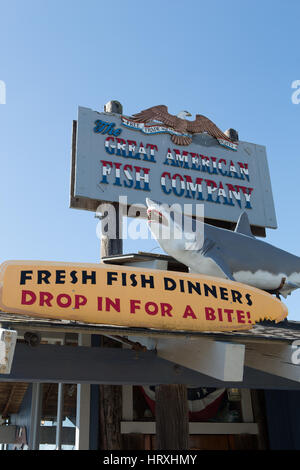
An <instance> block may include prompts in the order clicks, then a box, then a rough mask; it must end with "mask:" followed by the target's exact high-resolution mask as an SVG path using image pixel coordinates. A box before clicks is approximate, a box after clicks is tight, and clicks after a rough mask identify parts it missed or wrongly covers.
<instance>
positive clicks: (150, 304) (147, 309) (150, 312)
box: [145, 302, 158, 315]
mask: <svg viewBox="0 0 300 470" xmlns="http://www.w3.org/2000/svg"><path fill="white" fill-rule="evenodd" d="M150 307H151V308H150ZM152 308H153V310H151V309H152ZM145 310H146V313H148V315H156V314H157V312H158V305H157V304H156V303H155V302H147V303H146V304H145Z"/></svg>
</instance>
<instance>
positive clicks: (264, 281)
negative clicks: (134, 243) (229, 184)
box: [146, 199, 300, 297]
mask: <svg viewBox="0 0 300 470" xmlns="http://www.w3.org/2000/svg"><path fill="white" fill-rule="evenodd" d="M146 202H147V206H148V210H147V213H148V226H149V228H150V230H151V232H152V233H153V235H154V237H155V238H156V239H157V241H158V243H159V244H160V246H161V248H162V249H163V250H164V251H165V252H166V253H167V254H169V255H170V256H172V257H173V258H175V259H177V260H178V261H180V262H181V263H183V264H185V265H186V266H188V267H189V269H190V271H191V272H195V273H200V274H207V275H209V276H216V277H221V278H228V279H231V280H232V281H237V282H242V283H243V284H248V285H250V286H254V287H257V288H259V289H262V290H265V291H268V292H270V293H274V294H277V296H278V295H279V294H281V295H283V296H284V297H286V296H287V295H289V294H290V293H291V292H292V291H293V290H295V289H298V288H299V287H300V258H299V257H298V256H294V255H292V254H291V253H288V252H286V251H284V250H281V249H279V248H276V247H275V246H273V245H270V244H269V243H266V242H264V241H262V240H258V239H256V238H255V237H254V235H252V233H251V228H250V223H249V220H248V216H247V214H246V212H243V213H242V214H241V216H240V218H239V220H238V223H237V226H236V228H235V231H231V230H226V229H223V228H219V227H214V226H212V225H208V224H206V223H204V222H201V221H197V223H196V231H194V230H193V229H191V230H190V231H189V232H188V233H187V232H186V231H185V230H184V228H185V227H186V226H191V222H190V221H191V219H190V218H188V217H182V218H181V215H179V217H176V211H175V212H174V210H170V209H169V208H168V206H167V205H165V204H163V205H161V204H158V203H156V202H154V201H152V200H151V199H146ZM185 219H189V223H187V221H186V220H185ZM182 220H183V223H181V222H182ZM182 227H183V229H182ZM167 229H168V230H167ZM174 234H176V236H174ZM180 234H181V235H180Z"/></svg>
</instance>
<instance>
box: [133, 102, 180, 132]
mask: <svg viewBox="0 0 300 470" xmlns="http://www.w3.org/2000/svg"><path fill="white" fill-rule="evenodd" d="M132 119H133V120H134V121H137V122H149V121H153V120H155V121H160V122H163V123H164V124H165V125H166V126H170V127H172V128H174V127H176V124H177V125H178V123H177V119H178V118H177V117H176V116H173V115H172V114H170V113H169V112H168V107H167V106H165V105H163V104H161V105H158V106H152V108H148V109H145V110H144V111H141V112H140V113H137V114H134V115H133V116H132Z"/></svg>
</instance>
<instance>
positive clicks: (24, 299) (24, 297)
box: [21, 290, 36, 305]
mask: <svg viewBox="0 0 300 470" xmlns="http://www.w3.org/2000/svg"><path fill="white" fill-rule="evenodd" d="M27 296H30V298H29V299H28V300H27ZM35 301H36V295H35V293H34V292H32V291H31V290H22V298H21V304H22V305H32V304H34V302H35Z"/></svg>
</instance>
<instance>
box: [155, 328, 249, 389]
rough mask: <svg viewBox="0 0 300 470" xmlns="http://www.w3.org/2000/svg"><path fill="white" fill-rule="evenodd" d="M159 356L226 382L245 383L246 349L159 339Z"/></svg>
mask: <svg viewBox="0 0 300 470" xmlns="http://www.w3.org/2000/svg"><path fill="white" fill-rule="evenodd" d="M156 349H157V355H158V356H159V357H161V358H163V359H167V360H168V361H172V362H175V363H177V364H180V365H182V366H184V367H188V368H189V369H193V370H196V371H197V372H201V373H202V374H205V375H208V376H210V377H214V378H216V379H219V380H223V381H230V382H241V381H242V380H243V373H244V355H245V345H244V344H237V343H229V342H221V341H213V340H210V339H206V338H192V337H189V338H187V337H184V338H182V339H181V338H165V339H159V338H158V339H157V345H156Z"/></svg>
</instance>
